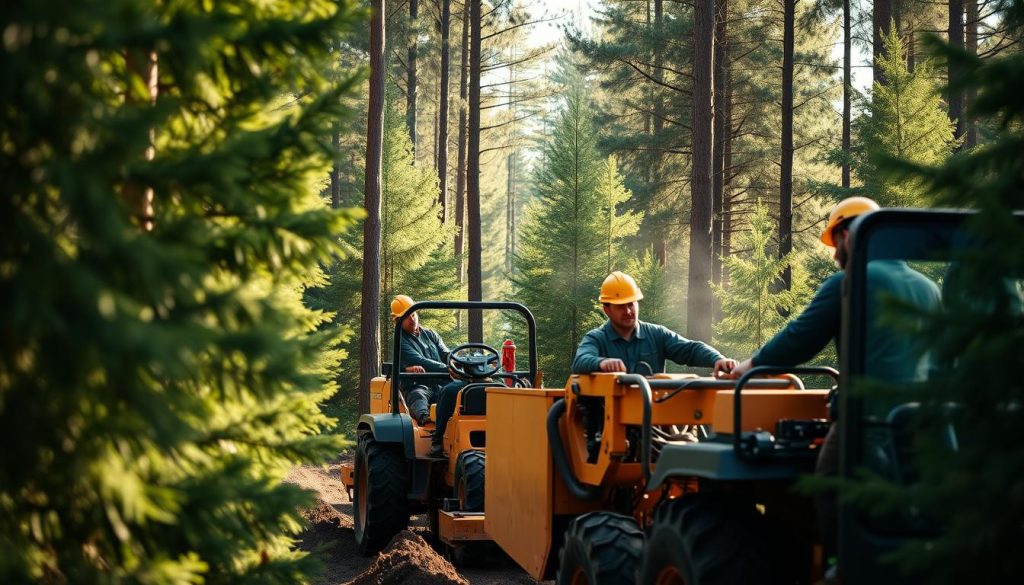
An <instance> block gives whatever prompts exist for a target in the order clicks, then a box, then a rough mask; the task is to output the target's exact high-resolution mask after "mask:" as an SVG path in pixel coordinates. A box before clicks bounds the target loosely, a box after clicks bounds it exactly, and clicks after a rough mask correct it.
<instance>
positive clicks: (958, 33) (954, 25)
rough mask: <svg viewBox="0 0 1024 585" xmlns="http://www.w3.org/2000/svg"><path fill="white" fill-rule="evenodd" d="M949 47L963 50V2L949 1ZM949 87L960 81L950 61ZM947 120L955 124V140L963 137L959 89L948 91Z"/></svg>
mask: <svg viewBox="0 0 1024 585" xmlns="http://www.w3.org/2000/svg"><path fill="white" fill-rule="evenodd" d="M949 45H950V46H951V47H953V48H954V49H963V48H964V0H949ZM948 75H949V85H950V86H952V85H953V84H954V83H956V82H957V81H959V79H960V71H959V69H958V68H957V67H956V66H955V65H954V64H953V61H952V60H950V61H949V64H948ZM948 100H949V119H950V120H952V121H953V122H954V123H956V130H955V131H954V133H953V136H954V137H955V138H962V137H963V135H964V92H963V90H961V89H956V90H953V89H951V90H950V91H949V97H948Z"/></svg>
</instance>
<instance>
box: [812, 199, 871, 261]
mask: <svg viewBox="0 0 1024 585" xmlns="http://www.w3.org/2000/svg"><path fill="white" fill-rule="evenodd" d="M877 209H881V207H879V206H878V204H877V203H875V201H874V199H869V198H867V197H847V198H846V199H843V200H842V201H840V202H839V203H838V204H837V205H836V206H835V208H833V209H832V213H830V214H829V216H828V225H826V226H825V231H823V232H821V241H822V242H823V243H824V244H825V245H826V246H829V247H830V248H835V247H836V243H835V240H833V239H832V230H834V229H836V226H837V225H839V224H841V223H843V222H844V221H846V220H849V219H853V218H855V217H857V216H858V215H861V214H864V213H868V212H871V211H875V210H877Z"/></svg>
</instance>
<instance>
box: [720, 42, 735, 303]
mask: <svg viewBox="0 0 1024 585" xmlns="http://www.w3.org/2000/svg"><path fill="white" fill-rule="evenodd" d="M726 50H728V47H726ZM726 58H728V53H727V54H726ZM724 101H725V107H724V108H723V109H722V111H723V115H724V117H725V146H724V148H723V151H724V152H723V153H722V159H723V160H722V167H723V173H722V175H723V181H722V183H723V184H722V249H721V251H720V252H719V254H721V256H722V259H723V262H722V287H724V288H727V287H728V286H729V269H728V268H726V265H725V262H724V260H725V259H726V258H728V257H729V255H730V254H732V177H733V171H732V140H733V133H734V130H733V126H732V70H731V69H730V68H728V67H726V69H725V99H724ZM719 309H721V307H719ZM721 317H722V316H721V315H718V319H721Z"/></svg>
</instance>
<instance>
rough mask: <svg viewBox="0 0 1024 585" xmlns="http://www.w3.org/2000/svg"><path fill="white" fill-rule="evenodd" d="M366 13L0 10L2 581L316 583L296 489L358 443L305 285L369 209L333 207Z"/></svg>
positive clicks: (153, 6)
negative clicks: (146, 74) (345, 67)
mask: <svg viewBox="0 0 1024 585" xmlns="http://www.w3.org/2000/svg"><path fill="white" fill-rule="evenodd" d="M354 19H355V16H354V14H353V12H352V11H351V7H350V6H349V5H346V4H337V3H335V2H329V1H319V0H314V1H312V2H309V3H306V4H305V5H303V6H293V5H291V4H289V3H286V2H275V1H269V2H247V1H238V2H231V3H206V4H194V3H152V2H141V1H136V0H114V1H112V2H100V3H96V2H91V3H71V4H68V3H63V2H51V1H48V0H38V1H35V2H15V3H13V4H12V3H8V5H6V6H5V7H4V10H3V11H2V13H0V29H2V30H4V31H5V35H6V37H5V38H6V42H5V45H4V48H5V54H4V58H3V59H2V60H0V75H2V77H3V79H4V84H3V89H2V90H0V92H2V93H3V103H4V104H5V107H4V109H3V112H2V113H0V116H2V118H3V121H2V122H0V127H2V128H3V130H2V131H0V134H2V138H0V142H2V143H3V148H2V149H0V169H2V173H3V176H4V177H5V188H6V194H5V196H4V197H2V198H0V250H2V252H0V258H2V259H0V301H2V304H3V307H4V311H3V312H2V316H0V331H2V332H3V333H2V334H0V338H2V341H0V440H2V441H3V445H4V447H3V450H2V451H3V454H2V455H0V469H2V470H3V471H2V472H0V509H2V512H0V534H2V537H0V539H2V541H3V546H2V547H0V549H2V551H0V581H2V582H4V583H27V582H48V583H67V582H74V583H111V582H125V583H200V582H203V583H208V584H215V583H227V582H260V583H292V582H301V581H305V579H306V575H308V573H309V571H310V569H311V568H312V567H313V565H314V560H313V559H312V558H310V557H307V556H305V555H304V554H302V553H299V552H296V551H293V550H291V543H292V540H291V538H290V536H291V535H293V534H294V533H295V532H297V531H298V530H299V529H300V527H301V523H300V516H299V514H298V511H297V506H298V505H300V504H302V503H306V502H308V501H309V499H308V495H306V494H305V493H304V492H303V491H302V490H300V489H299V488H298V487H296V486H293V485H286V484H283V483H281V479H282V477H283V475H284V473H285V472H286V471H287V470H288V469H289V468H290V467H291V466H292V465H294V464H295V463H298V462H304V461H305V462H311V461H320V460H322V459H323V457H325V456H328V455H331V454H334V453H336V451H337V449H339V448H340V447H341V446H342V444H343V440H342V438H341V437H338V436H326V435H321V434H320V432H321V431H322V430H323V429H325V428H327V427H328V426H329V424H330V421H329V419H327V418H326V417H325V416H323V415H322V414H321V413H320V411H319V409H318V405H317V403H318V402H319V401H321V400H323V399H325V398H326V397H327V396H330V395H331V394H332V393H333V392H334V391H335V386H334V383H333V374H334V368H335V366H336V363H337V360H338V358H339V357H340V354H338V353H337V348H336V337H337V330H336V329H334V328H325V329H322V330H319V331H318V330H317V328H318V326H319V325H320V324H321V323H322V321H324V320H325V319H326V318H327V315H325V314H323V313H321V312H317V311H311V310H307V309H305V308H303V306H302V304H301V302H300V295H301V291H302V289H303V288H304V287H306V286H309V285H312V284H317V283H318V282H321V281H320V280H319V279H321V278H322V275H321V274H319V273H318V272H317V265H318V261H321V260H325V259H326V258H327V257H328V256H329V255H330V254H332V253H336V252H338V249H337V247H336V245H335V244H334V236H335V234H337V233H339V232H341V231H343V230H345V229H346V228H347V227H348V225H349V224H350V220H351V219H352V218H353V217H354V214H352V213H351V212H342V211H334V210H330V209H328V208H327V207H326V206H324V205H322V203H321V201H320V200H319V197H318V191H319V190H320V188H321V184H322V182H323V179H324V178H325V177H326V176H327V173H328V171H329V170H330V166H331V164H330V163H331V157H332V155H331V152H330V143H329V141H324V140H323V139H322V137H323V136H324V135H326V133H327V131H328V130H329V129H330V127H331V125H332V123H333V122H334V121H335V120H337V119H338V118H339V117H340V116H341V115H342V114H343V111H342V108H341V107H340V96H341V93H342V92H343V91H345V90H346V89H347V87H348V86H350V85H351V83H347V84H342V85H341V86H335V85H333V84H332V83H331V82H329V80H328V79H327V77H326V76H325V75H324V74H323V72H325V71H326V70H327V68H326V67H323V64H324V63H325V61H326V60H327V59H328V58H329V55H328V51H327V49H328V47H330V46H331V41H332V39H334V38H335V37H336V35H337V34H338V33H339V27H341V26H348V25H350V24H351V23H352V22H353V21H354ZM44 31H46V32H44ZM140 56H141V59H140ZM139 63H149V64H150V65H155V67H156V68H157V69H156V70H155V71H154V70H152V69H149V71H153V72H154V73H155V72H156V71H158V75H159V77H158V79H157V78H155V76H154V77H150V80H151V81H153V82H154V83H152V84H151V85H150V86H148V87H147V84H145V83H144V82H143V78H142V77H141V76H139V75H138V74H137V73H138V71H139V69H138V68H137V65H138V64H139ZM154 146H155V156H154V155H153V152H154V151H153V150H152V147H154ZM147 151H149V154H146V153H147ZM132 191H134V192H136V193H138V192H144V191H148V192H149V193H152V195H153V199H152V208H151V209H152V215H149V216H139V215H137V213H138V211H139V209H140V208H138V207H132V206H129V204H128V203H127V202H126V201H125V200H124V199H122V197H121V196H120V195H121V194H124V193H126V192H132Z"/></svg>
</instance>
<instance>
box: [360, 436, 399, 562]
mask: <svg viewBox="0 0 1024 585" xmlns="http://www.w3.org/2000/svg"><path fill="white" fill-rule="evenodd" d="M406 469H407V467H406V463H405V459H404V458H403V456H402V446H401V445H397V444H393V443H378V442H377V441H376V440H374V438H373V435H372V434H370V433H365V434H364V435H363V436H361V437H359V443H358V445H357V446H356V461H355V501H354V502H353V506H352V511H353V516H354V518H353V520H354V524H355V527H354V528H355V537H356V547H357V548H358V550H359V553H360V554H363V555H372V554H375V553H377V552H379V551H380V550H381V549H383V548H384V547H385V546H387V544H388V543H389V542H391V539H392V538H394V536H395V535H396V534H398V533H399V532H401V531H402V530H405V529H406V528H407V527H408V526H409V501H408V500H407V497H406V491H407V485H408V483H409V480H408V473H407V471H406Z"/></svg>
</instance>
